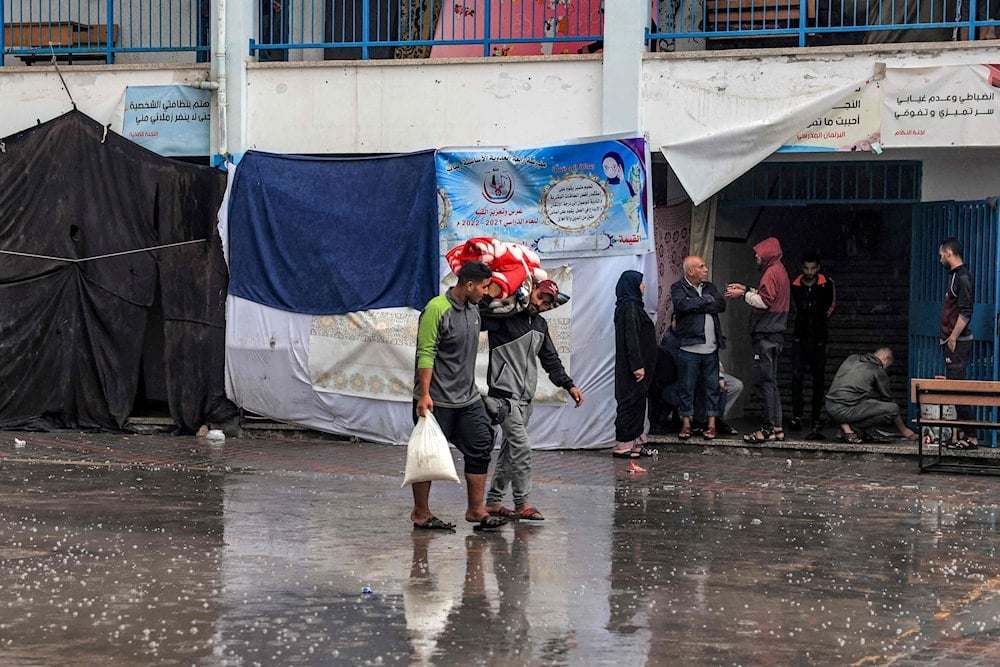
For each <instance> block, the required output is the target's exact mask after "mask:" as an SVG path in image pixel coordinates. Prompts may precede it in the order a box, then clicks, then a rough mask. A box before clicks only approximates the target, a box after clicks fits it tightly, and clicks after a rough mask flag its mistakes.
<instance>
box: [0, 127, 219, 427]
mask: <svg viewBox="0 0 1000 667" xmlns="http://www.w3.org/2000/svg"><path fill="white" fill-rule="evenodd" d="M2 141H3V143H2V144H0V427H29V428H59V427H81V428H102V429H115V430H117V429H123V428H125V427H126V426H127V424H126V422H127V420H128V417H129V414H130V412H131V411H132V408H133V404H134V403H135V400H136V396H137V392H138V391H139V381H140V368H141V367H142V366H143V365H144V363H146V364H147V365H148V361H149V360H148V359H146V360H144V356H143V350H144V341H145V347H146V356H147V357H149V356H150V351H149V344H148V341H149V340H155V341H159V343H158V346H159V350H158V351H156V356H157V357H158V355H159V353H160V352H162V357H158V358H156V359H154V360H153V361H154V362H155V363H154V364H152V366H155V367H158V368H160V369H161V371H160V373H161V375H162V378H163V380H164V384H165V391H164V393H165V398H166V402H167V404H168V406H169V411H170V416H171V418H172V419H173V421H174V423H175V424H177V425H178V426H179V428H180V430H181V431H183V432H191V431H193V430H196V429H197V428H198V427H199V426H200V425H201V424H203V423H205V422H206V421H208V422H213V421H214V422H221V421H225V420H226V419H228V418H230V417H232V415H233V414H234V407H233V405H232V404H231V403H229V402H228V401H227V400H226V399H225V391H224V386H223V373H224V370H223V366H224V354H225V298H226V285H227V273H226V266H225V262H224V260H223V256H222V250H221V245H220V242H219V238H218V234H217V232H216V230H215V219H216V212H217V210H218V207H219V205H220V203H221V201H222V197H223V194H224V192H225V188H226V177H225V174H223V173H221V172H219V171H217V170H214V169H210V168H208V167H201V166H195V165H190V164H186V163H183V162H179V161H175V160H169V159H166V158H163V157H161V156H159V155H156V154H154V153H151V152H150V151H148V150H146V149H144V148H142V147H140V146H138V145H136V144H134V143H132V142H131V141H129V140H127V139H125V138H124V137H122V136H120V135H117V134H115V133H113V132H106V130H105V128H104V127H103V126H102V125H101V124H100V123H98V122H96V121H94V120H93V119H91V118H88V117H87V116H85V115H84V114H82V113H80V112H78V111H75V110H74V111H71V112H69V113H67V114H65V115H63V116H60V117H58V118H56V119H54V120H51V121H49V122H47V123H42V124H40V125H37V126H36V127H33V128H31V129H28V130H24V131H22V132H19V133H17V134H14V135H12V136H10V137H6V138H4V139H3V140H2ZM186 241H195V242H194V243H187V244H182V245H175V246H173V247H163V246H167V245H170V244H181V243H182V242H186ZM154 305H155V310H156V316H155V317H153V316H151V313H152V311H153V309H154ZM161 322H162V324H161ZM154 328H155V329H156V330H155V331H153V329H154ZM151 334H152V336H151Z"/></svg>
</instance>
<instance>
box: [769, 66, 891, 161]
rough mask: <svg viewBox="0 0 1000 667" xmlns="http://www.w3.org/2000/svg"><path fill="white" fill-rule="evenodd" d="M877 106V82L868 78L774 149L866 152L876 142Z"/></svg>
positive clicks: (879, 109)
mask: <svg viewBox="0 0 1000 667" xmlns="http://www.w3.org/2000/svg"><path fill="white" fill-rule="evenodd" d="M881 106H882V91H881V90H880V86H879V82H878V81H875V80H874V79H869V80H868V81H865V82H864V84H862V85H860V86H858V87H857V88H856V89H855V90H854V91H853V92H852V93H851V94H850V95H849V96H847V97H846V98H844V99H843V100H842V101H841V102H840V103H839V104H837V106H835V107H833V108H832V109H830V110H829V111H828V112H826V113H825V114H823V115H822V116H820V117H819V118H816V119H814V120H813V121H812V122H810V123H809V125H808V126H807V127H805V128H803V129H802V131H800V132H798V133H797V134H796V135H795V136H794V137H793V138H792V139H791V140H790V141H789V142H788V143H787V144H786V145H784V146H782V147H781V148H780V149H778V150H779V151H780V152H783V153H788V152H799V151H810V152H817V151H869V150H871V145H872V144H873V143H877V142H878V141H879V139H880V132H879V128H880V125H881V118H880V114H881Z"/></svg>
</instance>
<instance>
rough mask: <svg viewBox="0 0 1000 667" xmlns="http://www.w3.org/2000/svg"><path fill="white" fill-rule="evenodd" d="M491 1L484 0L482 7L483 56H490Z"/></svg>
mask: <svg viewBox="0 0 1000 667" xmlns="http://www.w3.org/2000/svg"><path fill="white" fill-rule="evenodd" d="M491 3H492V0H486V2H485V3H484V4H485V7H483V58H489V57H490V24H491V23H492V22H493V8H492V7H491ZM521 11H524V10H523V9H522V10H521Z"/></svg>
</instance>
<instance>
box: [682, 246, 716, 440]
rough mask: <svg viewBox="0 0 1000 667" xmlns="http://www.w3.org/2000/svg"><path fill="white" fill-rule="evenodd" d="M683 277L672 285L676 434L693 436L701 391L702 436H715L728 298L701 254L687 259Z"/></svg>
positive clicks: (707, 438)
mask: <svg viewBox="0 0 1000 667" xmlns="http://www.w3.org/2000/svg"><path fill="white" fill-rule="evenodd" d="M683 268H684V277H683V278H681V279H680V280H678V281H677V282H675V283H674V284H673V285H671V286H670V300H671V301H672V302H673V305H674V318H675V321H674V333H675V334H676V335H677V338H678V339H679V340H680V350H679V351H678V353H677V371H678V379H679V386H678V403H679V405H678V406H677V412H678V414H679V415H680V417H681V430H680V432H679V433H678V434H677V437H678V438H680V439H681V440H687V439H688V438H690V437H691V417H692V416H693V415H694V397H695V394H697V393H698V392H699V391H702V392H704V394H705V414H706V416H707V417H708V426H707V427H706V428H705V430H704V431H703V432H702V437H703V438H705V439H706V440H712V439H714V438H715V437H716V435H717V431H716V423H715V420H716V418H718V417H721V416H722V412H721V409H720V407H721V406H720V405H719V403H720V393H721V392H720V391H719V350H720V349H722V348H723V347H725V338H724V337H723V335H722V326H721V325H720V323H719V313H721V312H723V311H724V310H725V309H726V301H725V299H723V297H722V294H721V293H720V292H719V290H718V288H716V287H715V285H713V284H712V283H710V282H708V266H706V265H705V261H704V260H703V259H702V258H701V257H697V256H694V255H692V256H690V257H685V258H684V264H683Z"/></svg>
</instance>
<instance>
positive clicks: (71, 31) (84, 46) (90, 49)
mask: <svg viewBox="0 0 1000 667" xmlns="http://www.w3.org/2000/svg"><path fill="white" fill-rule="evenodd" d="M108 32H109V31H108V26H107V25H104V24H100V23H99V24H94V25H88V24H86V23H77V22H76V21H56V22H52V23H5V24H4V26H3V45H4V49H7V50H9V49H36V51H35V52H34V53H19V54H16V55H17V57H18V58H20V59H21V60H23V61H24V63H25V64H26V65H31V64H33V63H36V62H48V61H49V60H51V59H52V52H51V51H50V48H52V49H56V54H55V56H56V60H60V61H63V62H68V63H70V64H72V63H73V62H74V61H78V60H103V61H104V62H107V56H108V54H107V52H106V51H101V50H100V49H105V48H107V46H108V45H111V46H114V45H115V44H117V43H118V24H115V25H113V26H111V31H110V33H111V34H110V35H109V34H108Z"/></svg>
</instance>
